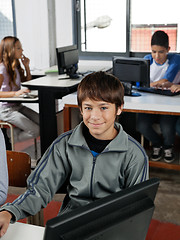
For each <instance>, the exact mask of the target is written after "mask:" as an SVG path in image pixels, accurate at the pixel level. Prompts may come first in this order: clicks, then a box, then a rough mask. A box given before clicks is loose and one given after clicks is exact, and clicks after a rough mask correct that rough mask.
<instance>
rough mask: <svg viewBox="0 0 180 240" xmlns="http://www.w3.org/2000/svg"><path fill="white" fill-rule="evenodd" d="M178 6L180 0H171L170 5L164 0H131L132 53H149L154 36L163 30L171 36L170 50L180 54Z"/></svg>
mask: <svg viewBox="0 0 180 240" xmlns="http://www.w3.org/2000/svg"><path fill="white" fill-rule="evenodd" d="M178 4H179V1H178V0H171V1H170V2H169V3H168V4H166V3H165V1H164V0H158V1H157V0H151V1H144V0H131V14H130V16H131V17H130V20H131V21H130V22H131V26H130V29H131V37H130V39H131V40H130V51H132V52H149V51H150V50H151V48H150V44H151V36H152V34H153V33H154V32H155V31H157V30H163V31H165V32H166V33H167V34H168V36H169V45H170V47H171V49H170V50H171V51H173V52H176V51H177V52H179V51H180V47H179V44H178V42H179V40H178V39H179V36H178V26H180V25H179V23H180V17H179V9H178Z"/></svg>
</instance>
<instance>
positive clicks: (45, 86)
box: [22, 74, 81, 154]
mask: <svg viewBox="0 0 180 240" xmlns="http://www.w3.org/2000/svg"><path fill="white" fill-rule="evenodd" d="M62 77H63V76H62ZM64 78H65V76H64ZM80 81H81V78H80V79H78V80H73V79H66V78H65V79H61V80H59V79H58V75H57V74H50V75H47V76H45V77H41V78H37V79H34V80H30V81H28V82H25V83H22V86H24V87H28V88H29V89H31V90H38V97H39V118H40V140H41V141H40V144H41V154H43V153H44V152H45V151H46V150H47V148H48V147H49V146H50V144H51V143H52V142H53V141H54V140H55V139H56V137H57V121H56V99H61V98H62V97H63V96H65V95H67V94H69V93H72V92H75V91H76V90H77V86H78V84H79V82H80Z"/></svg>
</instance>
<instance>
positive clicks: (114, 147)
mask: <svg viewBox="0 0 180 240" xmlns="http://www.w3.org/2000/svg"><path fill="white" fill-rule="evenodd" d="M83 124H84V123H83V122H81V123H80V124H79V125H78V126H77V127H76V128H75V129H74V130H73V131H72V134H71V136H70V138H69V140H68V144H69V145H72V146H79V147H86V148H88V146H87V143H86V140H85V138H84V136H83ZM115 128H116V129H117V130H118V131H119V133H118V135H117V136H116V137H115V138H114V139H113V140H112V141H111V142H110V143H109V144H108V145H107V147H106V148H105V149H104V151H120V152H121V151H127V150H128V134H127V133H126V132H125V131H124V130H123V128H122V126H121V125H120V124H119V123H115Z"/></svg>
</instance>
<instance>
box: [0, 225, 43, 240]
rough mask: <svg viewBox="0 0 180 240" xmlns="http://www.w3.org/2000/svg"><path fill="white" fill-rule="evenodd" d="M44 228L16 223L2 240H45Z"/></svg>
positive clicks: (10, 226)
mask: <svg viewBox="0 0 180 240" xmlns="http://www.w3.org/2000/svg"><path fill="white" fill-rule="evenodd" d="M44 230H45V228H44V227H39V226H35V225H31V224H25V223H20V222H16V223H14V224H10V225H9V228H8V230H7V232H6V234H5V235H4V236H3V237H2V238H1V240H24V239H25V240H32V239H33V240H43V235H44Z"/></svg>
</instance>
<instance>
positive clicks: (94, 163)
mask: <svg viewBox="0 0 180 240" xmlns="http://www.w3.org/2000/svg"><path fill="white" fill-rule="evenodd" d="M82 124H83V123H80V124H79V125H78V126H77V127H76V128H75V129H74V130H71V131H69V132H66V133H63V134H61V135H60V136H59V137H58V138H57V139H56V140H55V141H54V142H53V143H52V144H51V146H50V147H49V148H48V149H47V151H46V152H45V154H44V155H43V157H42V159H41V161H40V162H39V164H38V166H37V167H36V168H35V170H34V171H33V172H32V173H31V175H30V176H29V177H28V180H27V184H28V189H27V191H26V192H25V193H24V194H22V195H20V197H19V198H18V199H16V200H15V201H14V202H13V203H8V204H6V205H4V206H3V207H2V208H0V211H1V210H3V209H6V210H8V211H10V212H12V213H13V214H14V216H15V219H14V220H15V221H16V220H19V219H21V218H25V217H27V216H28V215H34V214H36V213H37V212H38V211H39V210H40V209H41V207H46V205H47V204H48V203H49V202H50V201H51V199H52V198H53V196H54V194H55V193H56V192H57V191H58V189H60V187H61V186H62V184H63V183H64V181H65V180H66V179H67V178H68V179H69V186H68V189H67V192H68V193H67V196H68V197H66V200H65V203H64V205H63V207H62V209H63V210H62V212H67V211H69V210H72V209H75V208H77V207H79V206H83V205H86V204H88V203H90V202H92V201H94V200H96V199H99V198H103V197H105V196H107V195H109V194H111V193H114V192H118V191H120V190H123V189H125V188H127V187H130V186H132V185H134V184H137V183H140V182H142V181H145V180H147V179H148V177H149V176H148V175H149V167H148V158H147V155H146V153H145V151H144V149H143V148H142V146H141V145H140V144H139V143H138V142H137V141H136V140H135V139H133V138H132V137H130V136H129V135H128V134H126V133H125V132H124V131H123V129H122V126H121V125H120V124H117V123H115V127H116V128H117V129H118V130H119V133H118V135H117V136H116V137H115V138H114V139H113V140H112V141H111V142H110V143H109V144H108V145H107V146H106V148H105V149H104V151H103V152H101V153H100V154H99V155H98V156H97V157H93V154H92V152H91V151H90V149H89V148H88V146H87V143H86V141H85V138H84V136H83V134H82V128H83V126H82ZM65 205H66V206H65ZM60 213H61V211H60Z"/></svg>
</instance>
